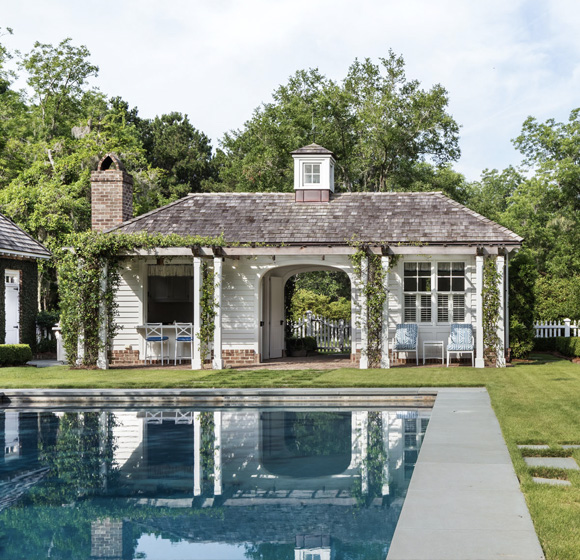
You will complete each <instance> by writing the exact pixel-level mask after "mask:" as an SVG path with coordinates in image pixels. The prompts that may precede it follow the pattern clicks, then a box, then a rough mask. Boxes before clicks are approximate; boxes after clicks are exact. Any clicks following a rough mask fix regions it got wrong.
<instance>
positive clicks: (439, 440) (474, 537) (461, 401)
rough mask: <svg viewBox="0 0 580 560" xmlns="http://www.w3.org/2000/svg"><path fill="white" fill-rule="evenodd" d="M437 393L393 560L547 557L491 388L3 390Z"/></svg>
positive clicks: (294, 399) (269, 395) (307, 400)
mask: <svg viewBox="0 0 580 560" xmlns="http://www.w3.org/2000/svg"><path fill="white" fill-rule="evenodd" d="M435 396H436V399H435V402H434V404H433V410H432V412H431V418H430V421H429V425H428V428H427V432H426V434H425V438H424V440H423V444H422V447H421V452H420V453H419V457H418V460H417V464H416V466H415V471H414V473H413V476H412V478H411V483H410V486H409V489H408V492H407V496H406V498H405V501H404V503H403V508H402V511H401V516H400V518H399V522H398V523H397V526H396V529H395V533H394V536H393V540H392V543H391V546H390V550H389V553H388V555H387V560H423V559H424V560H455V559H457V560H492V559H499V558H511V559H512V560H542V559H544V558H545V557H544V555H543V552H542V548H541V546H540V543H539V540H538V537H537V535H536V532H535V530H534V526H533V523H532V519H531V516H530V513H529V511H528V508H527V505H526V502H525V499H524V496H523V494H522V492H521V490H520V485H519V480H518V478H517V476H516V474H515V471H514V468H513V464H512V461H511V457H510V455H509V452H508V449H507V446H506V443H505V441H504V439H503V436H502V433H501V429H500V426H499V422H498V421H497V418H496V416H495V413H494V412H493V409H492V407H491V402H490V399H489V395H488V393H487V390H486V389H485V388H430V387H422V388H414V389H408V388H383V389H375V388H365V389H353V388H340V389H129V390H124V389H83V390H79V389H26V390H22V389H0V397H1V399H0V409H14V408H19V407H33V408H43V407H47V406H52V407H59V406H60V407H72V406H75V405H76V406H106V407H114V406H120V405H123V406H129V407H131V406H143V405H144V404H145V402H147V403H149V404H151V403H152V404H153V406H192V405H194V404H195V405H197V406H200V404H201V405H202V406H208V407H209V406H216V405H225V406H256V404H257V403H259V404H261V405H262V406H281V405H282V404H291V405H295V406H309V407H310V406H316V405H318V404H320V405H321V406H322V404H323V403H326V404H331V405H332V404H336V405H338V404H341V403H342V404H345V402H347V403H348V404H349V405H350V406H355V407H366V408H368V407H369V406H375V405H376V406H379V404H380V402H382V403H384V402H385V400H387V401H388V400H390V399H393V400H394V399H395V398H396V399H400V398H403V399H404V400H405V403H404V404H405V406H426V402H427V401H432V399H433V398H434V397H435ZM329 397H330V399H329ZM379 401H380V402H379ZM399 402H400V401H399ZM434 504H437V506H436V507H434Z"/></svg>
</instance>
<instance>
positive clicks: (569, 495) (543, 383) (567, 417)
mask: <svg viewBox="0 0 580 560" xmlns="http://www.w3.org/2000/svg"><path fill="white" fill-rule="evenodd" d="M0 379H1V380H0V387H2V388H6V389H8V388H33V387H35V388H56V387H67V388H91V387H97V388H107V387H109V388H144V387H152V388H155V387H158V388H164V387H165V388H174V387H192V388H194V387H200V388H209V387H216V388H225V387H445V386H453V387H473V386H485V387H487V390H488V391H489V394H490V397H491V402H492V405H493V407H494V410H495V412H496V414H497V417H498V420H499V422H500V424H501V427H502V430H503V434H504V437H505V440H506V442H507V445H508V448H509V450H510V453H511V456H512V460H513V462H514V466H515V469H516V473H517V475H518V477H519V479H520V482H521V486H522V490H523V492H524V494H525V496H526V500H527V502H528V507H529V508H530V512H531V514H532V518H533V520H534V523H535V525H536V530H537V532H538V535H539V537H540V541H541V543H542V546H543V547H544V552H545V554H546V558H547V559H548V560H556V559H557V560H577V559H578V558H580V474H577V473H574V472H572V473H570V474H569V475H568V478H569V480H570V481H571V482H572V487H568V488H564V487H552V486H543V485H537V484H535V483H533V482H532V479H531V474H530V472H529V470H528V469H527V467H526V466H525V463H524V461H523V458H522V455H521V452H520V451H519V450H518V449H517V444H518V443H548V444H550V445H552V446H553V448H554V449H559V445H560V444H565V443H576V444H580V364H573V363H571V362H568V361H566V360H561V359H557V358H554V357H552V356H549V355H540V354H538V355H535V356H534V360H533V361H532V362H531V363H526V364H516V365H515V366H514V367H509V368H506V369H473V368H469V367H459V368H457V367H455V368H449V369H447V368H441V367H436V368H434V367H429V368H412V367H404V368H403V367H401V368H392V369H390V370H359V369H338V370H327V371H320V370H298V371H296V370H285V371H269V370H258V371H236V370H223V371H217V372H214V371H212V370H204V371H201V372H198V371H191V370H171V369H166V370H154V369H123V370H111V371H108V372H107V371H105V372H101V371H91V370H71V369H69V368H68V367H53V368H43V369H36V368H29V367H28V368H2V369H0ZM1 390H2V389H1V388H0V391H1ZM572 456H573V457H575V459H576V461H577V462H578V463H579V464H580V450H576V451H574V452H573V453H572Z"/></svg>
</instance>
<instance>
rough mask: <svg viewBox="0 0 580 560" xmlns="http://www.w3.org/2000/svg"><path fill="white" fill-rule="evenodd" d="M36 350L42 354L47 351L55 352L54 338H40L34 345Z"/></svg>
mask: <svg viewBox="0 0 580 560" xmlns="http://www.w3.org/2000/svg"><path fill="white" fill-rule="evenodd" d="M36 352H37V353H38V354H44V353H47V352H50V353H52V354H54V353H56V340H55V339H54V338H41V339H40V341H39V343H38V344H37V345H36Z"/></svg>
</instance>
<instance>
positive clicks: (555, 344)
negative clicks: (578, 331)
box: [534, 336, 580, 358]
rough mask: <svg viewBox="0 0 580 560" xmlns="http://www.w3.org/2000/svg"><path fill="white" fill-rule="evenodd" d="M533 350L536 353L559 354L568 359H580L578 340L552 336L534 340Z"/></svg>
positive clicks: (577, 338)
mask: <svg viewBox="0 0 580 560" xmlns="http://www.w3.org/2000/svg"><path fill="white" fill-rule="evenodd" d="M534 350H537V351H538V352H559V353H560V354H562V355H563V356H568V357H569V358H577V357H580V338H579V337H566V336H554V337H550V338H536V339H534Z"/></svg>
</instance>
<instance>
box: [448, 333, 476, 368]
mask: <svg viewBox="0 0 580 560" xmlns="http://www.w3.org/2000/svg"><path fill="white" fill-rule="evenodd" d="M449 354H458V355H459V356H461V354H471V367H473V361H474V357H475V341H474V340H473V326H472V325H471V324H469V323H451V334H450V335H449V340H448V341H447V367H449Z"/></svg>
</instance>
